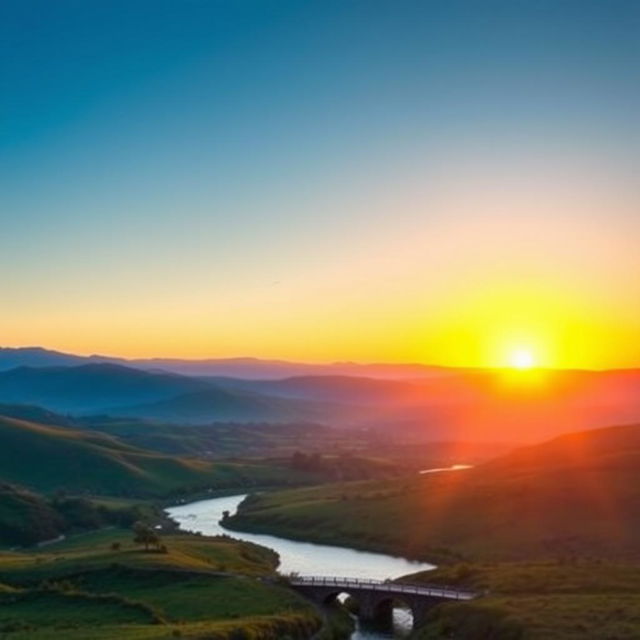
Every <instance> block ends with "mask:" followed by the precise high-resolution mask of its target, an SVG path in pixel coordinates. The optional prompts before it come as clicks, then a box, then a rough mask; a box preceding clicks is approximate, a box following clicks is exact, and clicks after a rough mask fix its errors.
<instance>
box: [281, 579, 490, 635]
mask: <svg viewBox="0 0 640 640" xmlns="http://www.w3.org/2000/svg"><path fill="white" fill-rule="evenodd" d="M289 582H290V584H291V586H292V587H293V588H294V589H295V590H296V591H298V592H299V593H301V594H302V595H304V596H306V597H307V598H309V599H310V600H313V601H314V602H315V603H317V604H319V605H326V604H330V603H331V602H333V601H335V600H336V598H337V597H338V596H339V595H340V594H341V593H346V594H347V595H349V596H352V597H353V598H354V599H355V600H356V601H357V603H358V615H359V616H360V617H361V618H364V619H369V620H373V619H379V618H384V617H385V616H390V615H391V612H392V611H393V603H394V601H401V602H403V603H404V604H406V605H407V606H408V607H409V608H410V609H411V613H412V615H413V626H414V628H417V627H419V626H421V625H422V624H423V623H424V621H425V617H426V614H427V611H428V610H429V609H430V608H431V607H433V606H434V605H436V604H439V603H441V602H450V601H468V600H473V599H474V598H477V597H478V596H479V595H480V594H479V593H476V592H474V591H469V590H464V589H457V588H455V587H448V586H443V585H429V584H421V585H416V584H409V583H402V582H391V581H388V580H367V579H359V578H337V577H325V576H298V575H292V576H291V578H290V580H289Z"/></svg>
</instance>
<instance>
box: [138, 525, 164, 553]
mask: <svg viewBox="0 0 640 640" xmlns="http://www.w3.org/2000/svg"><path fill="white" fill-rule="evenodd" d="M133 541H134V542H135V543H136V544H143V545H144V550H145V551H149V547H150V546H154V547H156V548H157V547H159V546H160V536H159V535H158V534H157V533H156V532H155V531H154V530H153V529H152V528H151V527H150V526H149V525H148V524H146V523H145V522H136V523H134V525H133Z"/></svg>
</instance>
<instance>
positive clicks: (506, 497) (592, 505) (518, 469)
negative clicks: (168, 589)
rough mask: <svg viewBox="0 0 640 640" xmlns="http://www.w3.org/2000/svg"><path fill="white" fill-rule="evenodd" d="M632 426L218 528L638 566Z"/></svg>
mask: <svg viewBox="0 0 640 640" xmlns="http://www.w3.org/2000/svg"><path fill="white" fill-rule="evenodd" d="M639 443H640V426H625V427H612V428H607V429H600V430H594V431H587V432H583V433H579V434H570V435H567V436H561V437H559V438H556V439H555V440H553V441H550V442H547V443H544V444H542V445H538V446H534V447H527V448H525V449H522V450H518V451H516V452H515V453H513V454H510V455H507V456H505V457H503V458H499V459H497V460H495V461H491V462H487V463H485V464H481V465H478V466H477V467H476V468H474V469H469V470H466V471H458V472H445V473H438V474H426V475H422V476H418V477H416V478H414V479H409V480H407V479H404V478H403V479H400V480H387V481H379V482H360V483H343V484H340V485H332V486H328V487H318V488H312V489H302V490H297V491H287V492H280V493H275V494H269V495H264V496H256V497H253V498H252V499H250V500H248V501H247V502H246V504H245V505H243V507H242V508H241V510H240V513H239V514H238V515H237V516H235V517H234V518H232V519H231V520H230V523H229V524H230V526H232V527H236V526H237V527H240V528H242V529H247V530H252V531H260V532H272V533H279V534H281V535H286V536H292V537H297V536H299V537H305V539H314V540H317V541H322V542H333V543H341V542H343V543H347V542H348V543H351V544H357V545H359V546H361V547H363V548H370V549H374V550H375V549H377V550H382V551H387V552H392V553H397V554H408V555H409V556H412V557H416V558H421V559H426V560H436V561H447V560H448V561H452V560H455V559H456V558H458V559H460V558H470V559H474V560H476V559H479V560H519V559H532V558H555V559H557V558H566V557H574V556H579V557H584V556H588V557H598V558H610V559H615V560H620V561H622V560H624V561H627V560H630V559H633V560H635V559H640V543H639V541H638V537H637V535H636V532H637V531H638V528H639V527H640V483H639V482H638V480H639V478H640V447H639Z"/></svg>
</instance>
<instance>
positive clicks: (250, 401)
mask: <svg viewBox="0 0 640 640" xmlns="http://www.w3.org/2000/svg"><path fill="white" fill-rule="evenodd" d="M106 413H108V414H109V415H112V416H125V417H130V418H147V419H150V420H158V421H162V422H174V423H180V422H184V423H189V424H207V423H211V422H214V421H216V422H227V421H235V422H244V423H247V422H267V423H269V422H271V423H292V422H331V421H340V422H341V421H344V419H345V416H346V415H347V414H349V407H341V406H337V405H329V404H327V403H321V402H315V401H312V400H296V399H287V398H277V397H269V396H266V395H261V394H257V393H253V392H249V393H247V392H238V391H230V390H226V389H217V388H213V387H211V388H208V389H206V390H204V391H198V392H195V393H187V394H184V395H179V396H176V397H173V398H169V399H166V400H160V401H158V402H152V403H145V404H139V405H133V406H123V407H111V408H109V409H106Z"/></svg>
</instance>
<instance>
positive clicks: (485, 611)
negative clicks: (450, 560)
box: [405, 562, 640, 640]
mask: <svg viewBox="0 0 640 640" xmlns="http://www.w3.org/2000/svg"><path fill="white" fill-rule="evenodd" d="M405 579H409V580H411V581H413V582H429V583H434V582H435V583H440V584H456V585H459V586H465V587H470V588H473V589H478V590H485V589H486V590H488V595H487V596H486V597H484V598H481V599H478V600H475V601H473V602H472V603H452V604H445V605H441V606H439V607H436V608H435V609H433V610H432V612H431V614H430V620H429V623H428V625H427V626H426V627H425V628H423V629H421V630H419V631H418V632H417V633H416V634H415V637H416V638H417V639H419V640H435V639H436V638H443V637H460V638H465V640H485V639H486V638H492V639H493V640H603V639H605V638H610V639H614V638H615V639H617V640H632V639H636V638H639V637H640V566H633V565H624V564H611V563H604V562H598V563H593V562H578V563H570V564H559V563H551V562H544V563H499V564H479V565H474V564H470V565H469V564H464V565H455V566H450V567H443V568H440V569H437V570H435V571H429V572H423V573H420V574H415V575H413V576H408V577H407V578H405Z"/></svg>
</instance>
